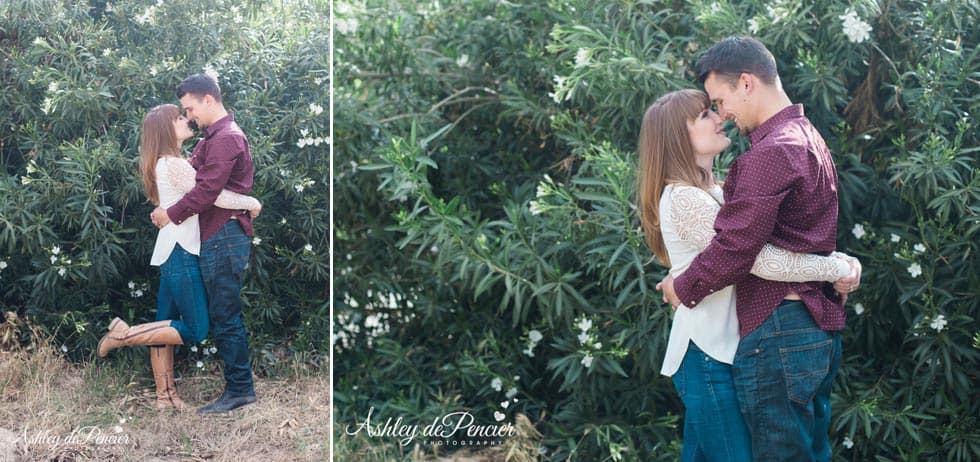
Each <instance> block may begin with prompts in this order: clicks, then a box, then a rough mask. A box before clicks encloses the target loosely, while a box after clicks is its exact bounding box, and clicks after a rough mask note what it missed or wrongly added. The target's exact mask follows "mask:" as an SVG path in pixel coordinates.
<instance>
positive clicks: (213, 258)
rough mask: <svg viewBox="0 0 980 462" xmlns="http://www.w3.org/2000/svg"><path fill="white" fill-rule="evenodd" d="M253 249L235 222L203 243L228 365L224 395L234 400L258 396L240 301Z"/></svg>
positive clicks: (218, 338)
mask: <svg viewBox="0 0 980 462" xmlns="http://www.w3.org/2000/svg"><path fill="white" fill-rule="evenodd" d="M250 246H251V242H250V240H249V238H248V236H246V235H245V232H244V231H243V230H242V226H241V225H240V224H238V222H237V221H235V220H228V222H227V223H225V224H224V226H222V227H221V229H220V230H219V231H218V232H217V234H215V235H214V236H211V237H210V238H208V240H207V241H204V242H202V243H201V273H202V274H203V276H204V286H205V287H206V288H207V291H208V300H210V304H209V305H208V308H209V310H210V313H211V325H212V326H213V327H212V329H213V331H214V343H215V345H216V346H217V347H218V353H219V354H220V355H221V360H222V361H223V362H224V364H225V367H224V374H225V392H226V393H228V394H229V395H231V396H244V395H254V394H255V387H254V384H253V383H252V368H251V364H250V363H249V359H248V340H247V338H246V332H245V320H244V318H243V317H242V298H241V292H242V273H244V272H245V266H246V265H247V264H248V256H249V253H250V252H251V247H250Z"/></svg>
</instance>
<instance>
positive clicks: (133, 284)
mask: <svg viewBox="0 0 980 462" xmlns="http://www.w3.org/2000/svg"><path fill="white" fill-rule="evenodd" d="M135 288H136V283H135V282H133V281H129V289H130V290H132V289H135Z"/></svg>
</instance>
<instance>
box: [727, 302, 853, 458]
mask: <svg viewBox="0 0 980 462" xmlns="http://www.w3.org/2000/svg"><path fill="white" fill-rule="evenodd" d="M840 361H841V344H840V333H838V332H826V331H823V330H821V329H820V328H819V327H818V326H817V324H816V322H814V320H813V316H811V315H810V311H809V310H808V309H807V307H806V305H804V304H803V303H802V302H799V301H784V302H783V303H781V304H780V305H779V306H778V307H776V309H775V311H773V313H772V314H771V315H770V316H769V318H768V319H766V321H765V322H763V323H762V325H761V326H759V327H758V328H757V329H755V330H753V331H752V332H750V333H749V334H748V335H746V336H745V337H742V339H741V341H740V342H739V345H738V352H737V353H736V354H735V363H734V364H733V365H732V371H733V372H734V376H735V387H736V389H737V390H738V401H739V405H740V406H741V409H742V414H743V415H744V416H745V421H746V423H747V424H748V426H749V429H750V432H751V434H752V448H753V453H754V456H755V460H756V461H759V462H762V461H765V462H778V461H792V462H808V461H818V462H828V461H830V460H831V453H830V440H829V432H830V391H831V388H832V386H833V382H834V377H836V376H837V370H838V369H839V368H840Z"/></svg>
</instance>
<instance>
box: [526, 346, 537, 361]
mask: <svg viewBox="0 0 980 462" xmlns="http://www.w3.org/2000/svg"><path fill="white" fill-rule="evenodd" d="M535 346H537V345H535V344H533V343H531V344H529V345H528V346H527V348H525V349H524V354H525V355H527V356H528V357H529V358H533V357H534V347H535Z"/></svg>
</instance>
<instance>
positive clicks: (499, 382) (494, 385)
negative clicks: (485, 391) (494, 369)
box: [490, 377, 504, 391]
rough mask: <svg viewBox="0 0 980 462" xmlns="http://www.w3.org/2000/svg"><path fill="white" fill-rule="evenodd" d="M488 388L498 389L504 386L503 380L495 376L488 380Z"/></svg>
mask: <svg viewBox="0 0 980 462" xmlns="http://www.w3.org/2000/svg"><path fill="white" fill-rule="evenodd" d="M490 388H493V389H494V390H497V391H500V390H501V389H503V388H504V381H503V380H500V377H496V378H494V379H493V380H491V381H490Z"/></svg>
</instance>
